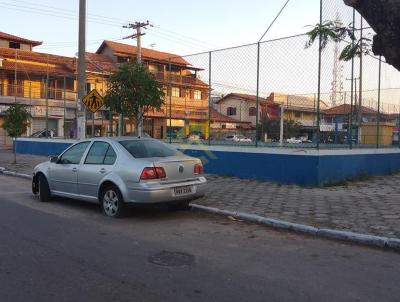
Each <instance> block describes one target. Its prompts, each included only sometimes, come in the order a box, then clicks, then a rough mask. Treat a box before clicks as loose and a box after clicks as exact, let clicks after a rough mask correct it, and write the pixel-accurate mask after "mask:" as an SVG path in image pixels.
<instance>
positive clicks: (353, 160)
mask: <svg viewBox="0 0 400 302" xmlns="http://www.w3.org/2000/svg"><path fill="white" fill-rule="evenodd" d="M70 145H71V142H62V141H60V142H54V141H46V140H37V141H36V140H19V141H18V143H17V152H18V153H25V154H34V155H58V154H60V153H61V152H62V151H63V150H65V149H66V148H67V147H68V146H70ZM205 149H206V148H205ZM182 152H184V153H185V154H187V155H189V156H193V157H197V158H200V159H201V160H202V161H203V164H204V170H205V172H206V173H211V174H218V175H225V176H236V177H241V178H254V179H260V180H269V181H273V182H278V183H283V184H298V185H306V186H316V185H323V184H329V183H334V182H339V181H343V180H346V179H352V178H355V177H360V176H373V175H383V174H388V173H393V172H397V171H400V153H389V152H388V153H382V154H372V153H371V154H368V153H366V154H345V155H344V154H342V155H315V154H314V155H291V154H270V153H248V152H231V151H229V150H226V151H209V150H197V149H195V148H193V149H189V148H185V149H183V150H182Z"/></svg>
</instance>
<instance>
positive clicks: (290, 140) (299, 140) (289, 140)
mask: <svg viewBox="0 0 400 302" xmlns="http://www.w3.org/2000/svg"><path fill="white" fill-rule="evenodd" d="M286 142H287V143H289V144H301V143H302V142H303V141H302V140H301V139H298V138H295V137H291V138H288V139H287V140H286Z"/></svg>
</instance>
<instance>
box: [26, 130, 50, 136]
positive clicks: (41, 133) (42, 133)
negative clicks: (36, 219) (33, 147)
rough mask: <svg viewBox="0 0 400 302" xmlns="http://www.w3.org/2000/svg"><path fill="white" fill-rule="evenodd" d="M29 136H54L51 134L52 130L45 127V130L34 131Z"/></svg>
mask: <svg viewBox="0 0 400 302" xmlns="http://www.w3.org/2000/svg"><path fill="white" fill-rule="evenodd" d="M29 137H35V138H48V137H52V136H51V131H50V130H46V129H43V130H40V131H36V132H34V133H32V134H31V135H30V136H29Z"/></svg>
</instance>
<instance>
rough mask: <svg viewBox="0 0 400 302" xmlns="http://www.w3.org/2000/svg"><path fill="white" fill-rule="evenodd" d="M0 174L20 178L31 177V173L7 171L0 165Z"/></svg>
mask: <svg viewBox="0 0 400 302" xmlns="http://www.w3.org/2000/svg"><path fill="white" fill-rule="evenodd" d="M0 174H3V175H8V176H15V177H20V178H25V179H32V175H29V174H24V173H19V172H13V171H7V170H6V169H5V168H3V167H0Z"/></svg>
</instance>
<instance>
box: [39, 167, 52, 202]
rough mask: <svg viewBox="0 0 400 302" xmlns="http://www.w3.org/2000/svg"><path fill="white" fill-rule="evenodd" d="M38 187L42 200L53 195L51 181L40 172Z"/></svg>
mask: <svg viewBox="0 0 400 302" xmlns="http://www.w3.org/2000/svg"><path fill="white" fill-rule="evenodd" d="M38 188H39V192H38V194H39V200H40V201H42V202H46V201H49V200H50V197H51V194H50V188H49V183H48V182H47V179H46V176H44V175H43V174H40V175H39V177H38Z"/></svg>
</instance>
